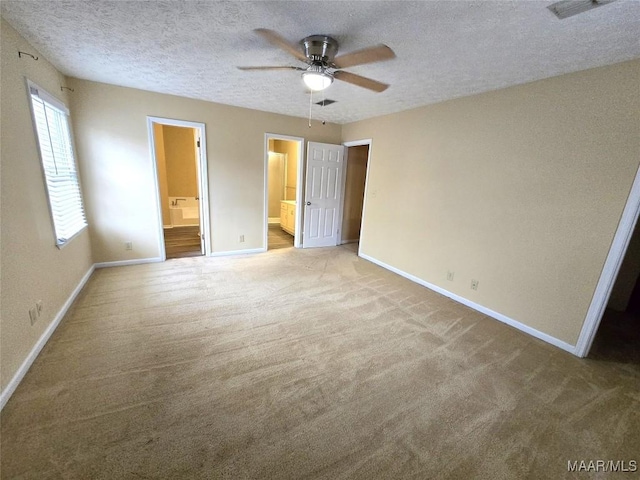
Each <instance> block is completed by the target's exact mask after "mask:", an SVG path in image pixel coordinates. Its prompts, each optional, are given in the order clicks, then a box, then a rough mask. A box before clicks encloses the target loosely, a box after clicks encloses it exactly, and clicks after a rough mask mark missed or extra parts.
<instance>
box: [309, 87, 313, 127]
mask: <svg viewBox="0 0 640 480" xmlns="http://www.w3.org/2000/svg"><path fill="white" fill-rule="evenodd" d="M312 105H313V90H310V91H309V128H311V106H312Z"/></svg>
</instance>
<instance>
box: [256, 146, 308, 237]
mask: <svg viewBox="0 0 640 480" xmlns="http://www.w3.org/2000/svg"><path fill="white" fill-rule="evenodd" d="M265 140H266V142H265V150H266V151H265V220H266V222H265V225H266V229H265V245H266V247H267V250H274V249H279V248H290V247H294V246H295V247H299V246H300V243H301V239H302V234H301V225H302V224H301V221H300V215H301V209H300V208H298V206H299V202H300V201H301V200H300V198H301V191H302V189H301V188H300V186H301V185H302V184H303V183H302V174H303V169H302V163H301V161H302V158H303V156H302V155H303V144H304V140H303V139H302V138H298V137H289V136H286V135H275V134H267V135H266V138H265Z"/></svg>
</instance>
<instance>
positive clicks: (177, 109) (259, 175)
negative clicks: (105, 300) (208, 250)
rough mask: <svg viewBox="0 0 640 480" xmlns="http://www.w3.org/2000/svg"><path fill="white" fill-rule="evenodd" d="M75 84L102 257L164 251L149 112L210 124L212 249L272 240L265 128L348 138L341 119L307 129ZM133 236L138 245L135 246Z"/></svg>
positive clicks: (220, 108) (265, 116)
mask: <svg viewBox="0 0 640 480" xmlns="http://www.w3.org/2000/svg"><path fill="white" fill-rule="evenodd" d="M69 83H70V84H71V86H73V88H74V89H75V93H74V94H73V95H72V98H71V102H72V104H71V107H72V109H73V112H74V115H73V120H74V128H75V133H76V143H77V146H78V157H79V160H80V167H81V168H82V169H83V178H84V179H86V184H87V186H88V187H89V186H90V188H87V189H86V190H87V191H86V193H85V196H86V203H87V210H88V214H89V218H90V219H91V220H92V229H91V235H92V242H93V249H94V257H95V261H96V262H107V261H116V260H127V259H136V258H155V257H158V256H159V255H160V245H159V242H158V233H157V232H158V231H159V225H158V222H159V220H158V217H157V214H156V196H155V195H156V194H155V183H154V179H153V168H152V163H151V156H150V152H149V136H148V132H147V119H146V117H147V115H152V116H157V117H163V118H174V119H181V120H189V121H195V122H203V123H205V125H206V131H207V132H206V133H207V162H208V169H209V194H210V220H211V236H210V238H211V239H212V245H213V251H214V252H225V251H235V250H241V249H256V248H263V247H264V245H263V243H264V230H263V228H264V173H265V172H264V135H265V133H273V134H281V135H293V136H298V137H306V138H307V139H308V140H313V141H317V142H327V143H340V135H341V127H340V126H339V125H332V124H327V125H325V126H321V125H318V126H314V128H312V129H309V128H308V126H307V123H306V122H305V120H304V119H302V118H295V117H288V116H285V115H276V114H272V113H266V112H259V111H255V110H248V109H244V108H237V107H231V106H227V105H221V104H216V103H211V102H204V101H201V100H193V99H187V98H182V97H176V96H171V95H163V94H159V93H153V92H145V91H142V90H135V89H131V88H123V87H116V86H112V85H106V84H102V83H95V82H90V81H86V80H78V79H69ZM240 235H244V237H245V242H244V243H240V242H239V236H240ZM125 241H132V242H133V247H134V248H133V250H132V251H126V250H125V249H124V245H123V242H125Z"/></svg>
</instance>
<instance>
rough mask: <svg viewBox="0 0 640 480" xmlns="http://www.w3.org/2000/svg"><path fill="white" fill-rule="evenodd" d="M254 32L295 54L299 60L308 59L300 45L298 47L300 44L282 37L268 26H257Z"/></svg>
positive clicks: (304, 60)
mask: <svg viewBox="0 0 640 480" xmlns="http://www.w3.org/2000/svg"><path fill="white" fill-rule="evenodd" d="M254 32H256V33H257V34H258V35H260V36H261V37H262V38H264V39H265V40H267V41H268V42H270V43H272V44H273V45H275V46H276V47H279V48H280V49H282V50H284V51H285V52H287V53H288V54H290V55H293V56H294V57H296V58H297V59H298V60H300V61H302V62H306V61H307V57H305V55H304V53H302V50H301V49H300V47H298V45H296V44H295V43H291V42H290V41H289V40H287V39H286V38H284V37H282V36H281V35H280V34H279V33H277V32H274V31H273V30H268V29H266V28H256V29H255V30H254Z"/></svg>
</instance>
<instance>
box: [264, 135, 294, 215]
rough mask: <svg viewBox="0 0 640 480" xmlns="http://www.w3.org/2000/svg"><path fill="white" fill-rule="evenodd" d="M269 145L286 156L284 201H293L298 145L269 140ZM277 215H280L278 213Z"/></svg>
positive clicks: (287, 141) (290, 142)
mask: <svg viewBox="0 0 640 480" xmlns="http://www.w3.org/2000/svg"><path fill="white" fill-rule="evenodd" d="M271 142H273V143H271ZM269 145H272V146H273V151H274V152H278V153H283V154H285V155H286V156H287V168H286V170H287V179H286V183H287V185H286V187H285V198H284V199H285V200H295V199H296V189H297V188H298V144H297V142H294V141H290V140H269ZM278 215H280V214H279V213H278Z"/></svg>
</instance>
